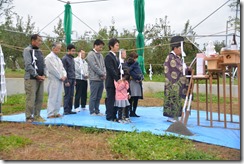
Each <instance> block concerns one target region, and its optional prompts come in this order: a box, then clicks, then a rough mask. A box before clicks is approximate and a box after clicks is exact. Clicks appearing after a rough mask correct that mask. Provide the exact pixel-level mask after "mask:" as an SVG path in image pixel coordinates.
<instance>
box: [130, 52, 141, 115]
mask: <svg viewBox="0 0 244 164" xmlns="http://www.w3.org/2000/svg"><path fill="white" fill-rule="evenodd" d="M137 59H138V54H136V53H135V52H132V53H131V54H130V55H129V58H128V60H127V65H128V67H129V72H130V76H131V79H130V99H129V102H130V117H140V116H138V115H137V114H136V108H137V105H138V100H139V99H143V90H142V80H143V79H144V76H143V74H142V71H141V68H140V66H139V63H138V62H137Z"/></svg>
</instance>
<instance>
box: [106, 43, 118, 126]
mask: <svg viewBox="0 0 244 164" xmlns="http://www.w3.org/2000/svg"><path fill="white" fill-rule="evenodd" d="M108 47H109V50H110V51H109V53H108V54H107V55H106V57H105V59H104V61H105V67H106V72H107V76H106V80H105V88H106V93H107V97H106V99H105V106H106V119H107V120H108V121H116V122H117V118H116V114H117V109H116V107H114V102H115V86H114V80H116V81H118V80H120V79H119V69H118V66H119V60H118V57H117V56H116V52H118V51H119V40H117V39H115V38H112V39H110V40H109V43H108Z"/></svg>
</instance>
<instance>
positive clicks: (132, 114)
mask: <svg viewBox="0 0 244 164" xmlns="http://www.w3.org/2000/svg"><path fill="white" fill-rule="evenodd" d="M130 117H140V116H138V115H137V114H135V113H131V114H130Z"/></svg>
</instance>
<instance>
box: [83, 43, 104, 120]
mask: <svg viewBox="0 0 244 164" xmlns="http://www.w3.org/2000/svg"><path fill="white" fill-rule="evenodd" d="M93 47H94V48H93V50H92V51H90V52H89V53H88V55H87V63H88V72H89V79H90V92H91V95H90V102H89V110H90V114H91V115H98V116H101V115H103V114H102V113H100V110H99V105H100V100H101V98H102V93H103V89H104V80H105V79H106V68H105V64H104V58H103V55H102V54H101V51H102V49H103V47H104V42H103V41H102V40H100V39H97V40H95V42H94V44H93Z"/></svg>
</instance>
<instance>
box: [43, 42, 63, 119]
mask: <svg viewBox="0 0 244 164" xmlns="http://www.w3.org/2000/svg"><path fill="white" fill-rule="evenodd" d="M61 47H62V45H61V44H60V43H54V44H53V45H52V51H51V53H50V54H48V55H47V56H46V58H45V64H46V68H47V74H48V80H49V83H48V86H47V92H48V103H47V117H48V118H56V117H61V115H60V114H59V110H60V107H61V103H62V87H63V85H62V84H63V81H64V80H65V79H66V77H67V73H66V71H65V69H64V67H63V63H62V61H61V59H60V58H59V57H58V55H57V54H58V53H59V52H60V50H61Z"/></svg>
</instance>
